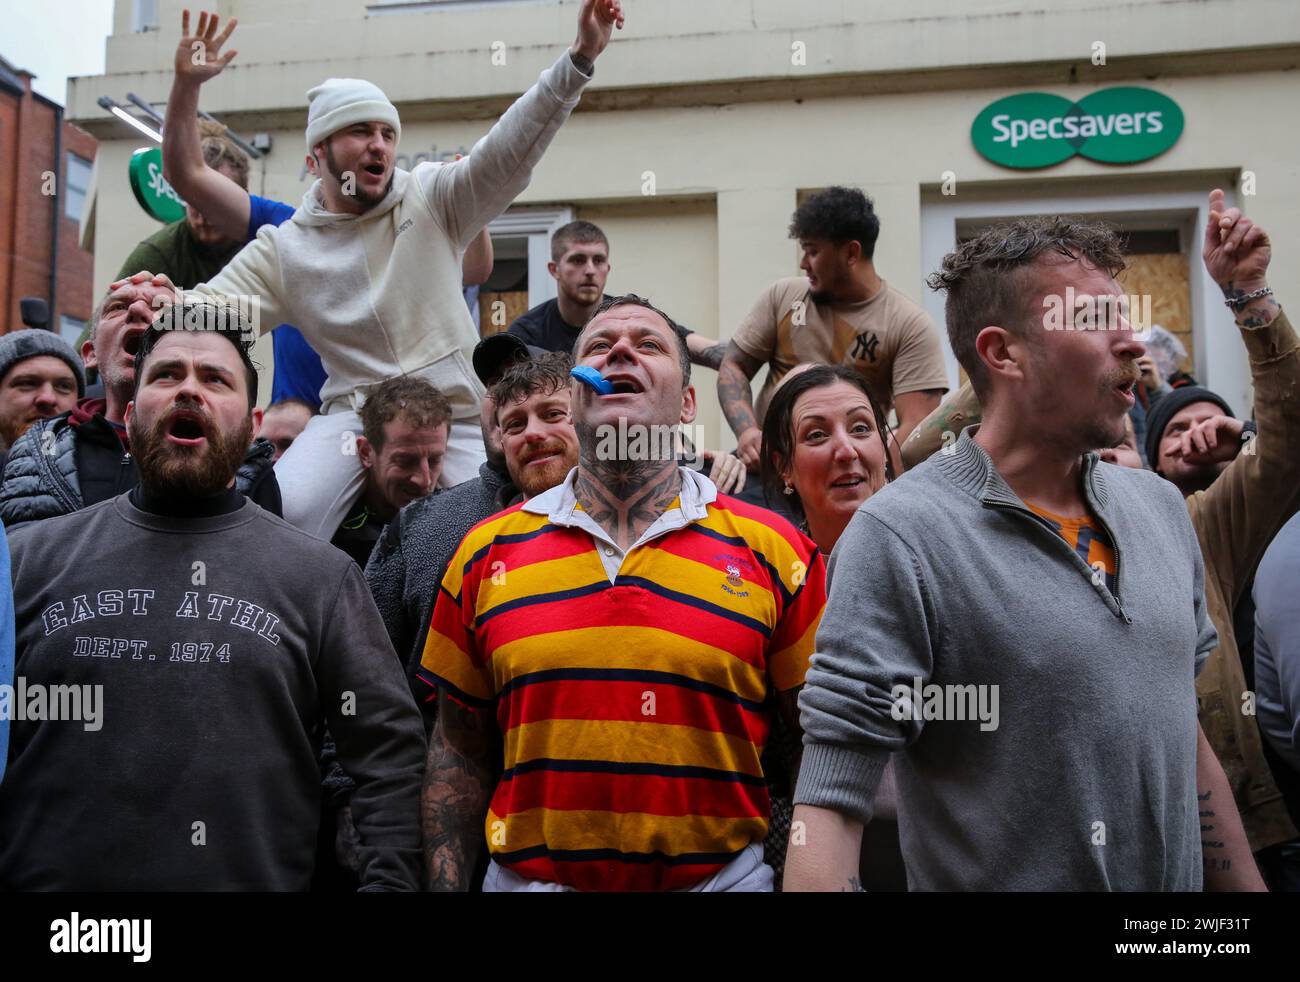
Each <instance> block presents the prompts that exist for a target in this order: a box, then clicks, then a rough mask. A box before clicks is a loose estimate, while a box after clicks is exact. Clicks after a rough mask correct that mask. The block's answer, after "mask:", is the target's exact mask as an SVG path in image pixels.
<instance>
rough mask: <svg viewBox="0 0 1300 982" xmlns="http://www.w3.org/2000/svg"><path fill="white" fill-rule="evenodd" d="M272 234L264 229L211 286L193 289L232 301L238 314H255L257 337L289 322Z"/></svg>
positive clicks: (213, 280) (277, 255) (267, 227)
mask: <svg viewBox="0 0 1300 982" xmlns="http://www.w3.org/2000/svg"><path fill="white" fill-rule="evenodd" d="M273 233H274V228H273V227H272V226H263V228H262V230H261V231H260V232H258V233H257V238H255V239H253V241H252V242H250V243H248V245H246V246H244V248H242V249H240V250H239V252H238V253H236V254H235V258H234V259H232V260H230V262H228V263H226V265H225V267H224V268H223V269H222V270H221V272H219V273H218V274H217V275H216V276H215V277H213V279H212V282H210V283H200V284H199V285H198V286H196V287H195V288H194V292H196V293H205V294H208V295H210V296H222V297H226V298H227V299H230V300H234V301H235V302H236V305H237V306H239V308H240V309H241V310H246V311H255V312H256V314H255V316H254V317H253V322H254V325H255V327H256V331H257V334H258V336H259V337H260V336H261V335H262V334H264V333H266V332H267V331H270V330H272V329H274V328H275V327H277V326H278V325H280V324H282V323H284V322H285V321H288V320H292V318H291V317H289V316H288V314H287V312H286V308H285V301H284V294H283V292H282V291H281V289H280V286H281V282H282V281H281V276H280V257H279V253H278V252H277V250H276V248H275V241H274V240H275V236H274V234H273Z"/></svg>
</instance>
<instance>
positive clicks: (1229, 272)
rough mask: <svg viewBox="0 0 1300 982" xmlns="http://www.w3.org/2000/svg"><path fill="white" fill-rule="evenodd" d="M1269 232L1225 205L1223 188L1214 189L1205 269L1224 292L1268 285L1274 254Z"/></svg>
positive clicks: (1238, 292) (1235, 293) (1239, 292)
mask: <svg viewBox="0 0 1300 982" xmlns="http://www.w3.org/2000/svg"><path fill="white" fill-rule="evenodd" d="M1272 254H1273V249H1272V243H1270V242H1269V239H1268V233H1267V232H1265V231H1264V230H1263V229H1262V228H1260V227H1259V226H1258V225H1256V224H1255V223H1254V222H1252V221H1251V220H1250V219H1249V218H1246V217H1244V216H1243V215H1242V214H1241V209H1240V208H1228V207H1225V204H1224V200H1223V192H1222V191H1221V190H1219V189H1218V188H1215V189H1214V190H1213V191H1211V192H1210V219H1209V221H1208V222H1207V223H1206V226H1205V247H1204V250H1203V256H1204V258H1205V269H1206V271H1207V272H1209V274H1210V276H1211V277H1212V278H1213V279H1214V282H1216V283H1218V284H1219V288H1220V289H1222V290H1223V293H1224V296H1227V297H1229V298H1231V297H1233V296H1241V295H1242V294H1245V293H1250V292H1252V291H1253V290H1258V289H1259V288H1261V287H1263V286H1264V285H1265V274H1266V273H1267V272H1268V262H1269V259H1270V258H1271V257H1272Z"/></svg>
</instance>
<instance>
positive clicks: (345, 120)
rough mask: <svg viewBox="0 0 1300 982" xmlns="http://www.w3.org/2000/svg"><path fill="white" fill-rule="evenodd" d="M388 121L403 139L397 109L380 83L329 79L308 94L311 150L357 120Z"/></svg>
mask: <svg viewBox="0 0 1300 982" xmlns="http://www.w3.org/2000/svg"><path fill="white" fill-rule="evenodd" d="M370 122H379V123H387V124H388V125H389V126H391V127H392V128H393V132H394V134H396V139H395V140H394V143H395V142H396V140H400V139H401V138H402V123H401V120H399V119H398V118H397V108H396V107H395V106H394V105H393V104H392V103H391V102H389V101H388V96H386V95H384V93H383V91H382V90H381V89H380V88H379V86H377V85H375V84H374V83H372V82H367V81H365V80H364V79H360V78H327V79H326V80H325V81H324V82H321V84H320V85H318V86H316V87H315V88H314V89H311V90H309V91H308V93H307V152H308V153H311V148H312V147H314V146H316V144H318V143H320V142H321V141H322V140H324V139H325V138H326V137H327V136H329V135H330V134H331V133H337V132H338V131H339V130H341V129H343V127H345V126H351V125H352V124H353V123H370Z"/></svg>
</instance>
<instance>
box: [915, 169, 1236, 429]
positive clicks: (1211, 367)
mask: <svg viewBox="0 0 1300 982" xmlns="http://www.w3.org/2000/svg"><path fill="white" fill-rule="evenodd" d="M1220 186H1221V187H1223V188H1224V190H1225V193H1226V197H1227V199H1228V201H1227V203H1228V204H1229V205H1233V204H1235V203H1236V200H1235V199H1236V195H1235V190H1234V188H1233V185H1232V184H1223V185H1220ZM1057 214H1069V215H1090V216H1096V217H1100V218H1106V217H1110V218H1112V219H1114V220H1116V221H1123V222H1126V223H1127V222H1132V223H1133V224H1135V225H1138V226H1142V225H1158V226H1159V227H1166V228H1167V227H1170V226H1173V227H1176V228H1178V230H1179V234H1180V237H1181V243H1182V251H1183V253H1184V254H1185V255H1187V256H1188V262H1189V266H1190V270H1189V276H1188V291H1189V293H1190V295H1191V296H1190V299H1191V318H1192V338H1193V345H1194V347H1195V349H1196V350H1195V354H1194V363H1193V372H1194V374H1195V375H1196V377H1197V379H1198V380H1199V381H1200V382H1201V384H1202V385H1204V386H1206V387H1207V388H1210V389H1213V390H1214V391H1215V392H1217V393H1219V394H1220V395H1222V396H1223V397H1224V398H1225V399H1226V400H1227V401H1228V404H1229V405H1231V406H1232V408H1233V411H1234V412H1236V413H1237V414H1238V415H1240V416H1242V417H1243V418H1244V417H1245V416H1246V415H1247V414H1248V413H1249V411H1250V406H1251V385H1250V365H1249V363H1248V361H1247V357H1246V352H1245V349H1244V348H1243V346H1242V343H1241V338H1240V337H1239V336H1238V333H1237V330H1236V328H1235V324H1234V321H1233V317H1232V314H1231V313H1229V311H1228V309H1227V308H1226V307H1225V306H1224V305H1223V295H1222V294H1221V293H1220V291H1219V287H1218V285H1217V284H1216V283H1215V282H1214V281H1213V280H1211V279H1210V277H1209V276H1208V275H1207V274H1206V272H1205V265H1204V264H1203V263H1202V261H1201V237H1202V234H1203V231H1202V230H1203V229H1204V228H1205V223H1206V221H1207V220H1208V217H1209V216H1208V213H1207V201H1206V192H1205V191H1203V190H1190V189H1189V190H1186V191H1167V192H1159V193H1150V192H1146V191H1137V190H1135V191H1134V192H1132V193H1127V194H1093V195H1088V194H1057V195H1053V194H1051V193H1050V190H1048V191H1045V192H1043V193H1026V191H1025V189H1024V188H1018V187H1016V186H1015V185H1008V187H1007V189H1006V192H1005V195H999V194H998V193H997V190H996V189H993V188H990V189H988V191H987V192H984V190H983V189H981V193H980V194H979V195H978V196H974V197H972V198H970V199H968V200H965V201H963V200H960V198H958V197H957V196H954V197H953V198H951V199H947V198H944V199H941V200H933V199H930V198H928V197H927V198H926V199H925V200H924V201H923V202H922V205H921V269H922V270H923V271H924V273H925V274H926V275H928V274H929V272H930V271H931V270H936V269H938V268H939V266H940V264H941V262H942V260H943V257H944V255H945V254H946V253H948V252H950V251H951V250H952V249H953V248H954V246H955V245H956V243H957V225H958V222H960V221H963V220H973V221H979V220H981V219H986V218H987V219H1006V218H1012V217H1018V216H1022V215H1057ZM921 294H922V305H923V306H924V307H925V309H926V311H927V312H929V314H930V316H931V317H933V318H934V322H935V323H936V324H937V325H939V328H940V331H941V333H942V334H943V336H944V340H945V342H946V341H947V330H946V327H945V321H944V314H943V304H944V297H945V294H943V293H940V292H937V291H934V290H931V289H929V287H924V286H923V289H922V291H921ZM943 348H944V364H945V366H946V367H947V369H948V381H949V384H950V385H952V386H953V387H954V388H955V386H956V383H957V379H958V374H957V359H956V357H955V356H954V355H953V353H952V349H951V348H950V347H949V346H948V344H947V343H945V344H944V346H943Z"/></svg>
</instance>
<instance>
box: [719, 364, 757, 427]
mask: <svg viewBox="0 0 1300 982" xmlns="http://www.w3.org/2000/svg"><path fill="white" fill-rule="evenodd" d="M761 367H762V364H761V363H760V362H759V361H758V360H757V359H756V358H753V357H752V356H750V355H748V354H746V353H745V352H743V351H741V350H740V346H739V345H737V344H736V342H735V341H732V342H731V344H730V345H729V346H728V347H727V351H726V353H725V354H724V355H723V358H722V363H721V364H720V365H719V366H718V403H719V404H720V405H721V406H722V414H723V415H724V416H726V417H727V425H729V426H730V427H731V431H732V432H733V433H735V434H736V436H740V434H742V433H744V432H745V431H746V430H747V429H749V428H750V427H752V426H757V425H758V417H757V416H755V415H754V392H753V390H752V389H751V388H750V386H749V382H750V379H752V378H753V377H754V376H755V375H756V374H758V370H759V368H761Z"/></svg>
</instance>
